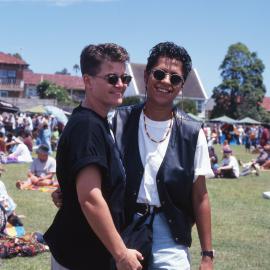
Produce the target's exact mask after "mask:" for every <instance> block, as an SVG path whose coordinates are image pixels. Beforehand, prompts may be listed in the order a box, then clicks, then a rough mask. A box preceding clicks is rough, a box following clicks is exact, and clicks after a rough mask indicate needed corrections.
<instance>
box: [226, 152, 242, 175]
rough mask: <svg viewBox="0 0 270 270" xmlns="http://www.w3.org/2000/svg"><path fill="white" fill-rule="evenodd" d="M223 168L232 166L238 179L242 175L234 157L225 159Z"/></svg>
mask: <svg viewBox="0 0 270 270" xmlns="http://www.w3.org/2000/svg"><path fill="white" fill-rule="evenodd" d="M222 166H231V167H232V169H233V173H234V175H235V177H237V178H238V177H239V174H240V171H239V165H238V161H237V160H236V158H235V157H234V156H230V157H228V158H224V159H223V160H222Z"/></svg>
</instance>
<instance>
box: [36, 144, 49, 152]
mask: <svg viewBox="0 0 270 270" xmlns="http://www.w3.org/2000/svg"><path fill="white" fill-rule="evenodd" d="M38 153H40V154H49V147H48V146H47V145H44V144H41V145H40V146H39V147H38V149H37V154H38Z"/></svg>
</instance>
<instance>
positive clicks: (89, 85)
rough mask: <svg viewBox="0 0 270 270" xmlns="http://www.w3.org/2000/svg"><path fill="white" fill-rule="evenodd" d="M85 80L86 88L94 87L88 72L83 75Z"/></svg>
mask: <svg viewBox="0 0 270 270" xmlns="http://www.w3.org/2000/svg"><path fill="white" fill-rule="evenodd" d="M83 82H84V85H85V89H89V88H91V87H92V80H91V77H90V76H89V75H87V74H84V75H83Z"/></svg>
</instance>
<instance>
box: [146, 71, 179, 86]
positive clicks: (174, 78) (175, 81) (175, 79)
mask: <svg viewBox="0 0 270 270" xmlns="http://www.w3.org/2000/svg"><path fill="white" fill-rule="evenodd" d="M151 73H152V74H153V77H154V78H155V79H156V80H157V81H162V80H164V78H165V77H166V76H167V75H168V76H169V77H170V82H171V84H172V85H173V86H177V85H179V84H184V78H183V77H182V76H181V75H178V74H176V73H173V74H171V73H168V72H165V71H164V70H162V69H152V71H151Z"/></svg>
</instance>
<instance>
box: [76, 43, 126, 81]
mask: <svg viewBox="0 0 270 270" xmlns="http://www.w3.org/2000/svg"><path fill="white" fill-rule="evenodd" d="M106 60H107V61H111V62H120V63H125V62H127V61H129V55H128V52H127V51H126V49H124V48H123V47H121V46H119V45H117V44H114V43H104V44H98V45H92V44H90V45H88V46H86V47H85V48H84V49H83V50H82V53H81V59H80V62H81V72H82V75H84V74H89V75H92V76H94V75H97V74H98V73H99V71H100V66H101V64H102V63H103V62H104V61H106Z"/></svg>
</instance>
